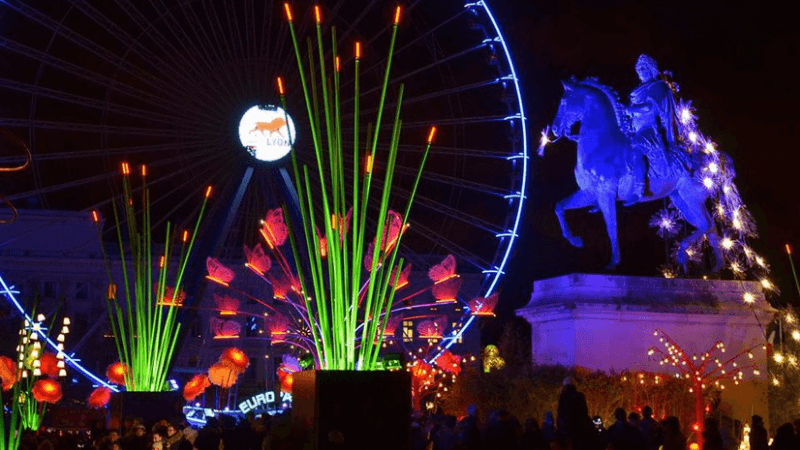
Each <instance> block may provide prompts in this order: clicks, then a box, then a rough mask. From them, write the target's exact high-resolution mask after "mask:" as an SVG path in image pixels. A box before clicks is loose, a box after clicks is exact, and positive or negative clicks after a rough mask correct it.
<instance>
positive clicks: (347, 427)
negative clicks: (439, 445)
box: [292, 370, 411, 450]
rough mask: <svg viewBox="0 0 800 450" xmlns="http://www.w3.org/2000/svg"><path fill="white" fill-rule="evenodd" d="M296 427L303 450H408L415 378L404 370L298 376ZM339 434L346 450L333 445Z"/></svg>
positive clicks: (294, 399)
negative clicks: (413, 379)
mask: <svg viewBox="0 0 800 450" xmlns="http://www.w3.org/2000/svg"><path fill="white" fill-rule="evenodd" d="M292 425H293V428H294V430H295V432H296V433H297V437H298V438H299V439H300V440H301V441H302V442H303V446H302V448H303V449H304V450H324V449H329V448H346V449H350V450H362V449H363V450H366V449H369V450H374V449H381V450H408V449H409V448H410V446H411V445H410V438H409V435H410V431H411V375H410V374H409V373H407V372H405V371H398V372H386V371H375V372H359V371H345V370H319V371H306V372H297V373H295V374H294V385H293V386H292ZM337 432H338V433H337ZM339 433H341V436H342V437H343V438H344V442H343V444H342V445H341V446H337V445H336V444H334V443H333V442H331V438H334V440H335V437H334V435H338V434H339Z"/></svg>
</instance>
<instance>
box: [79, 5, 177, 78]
mask: <svg viewBox="0 0 800 450" xmlns="http://www.w3.org/2000/svg"><path fill="white" fill-rule="evenodd" d="M70 2H71V3H72V5H73V6H75V7H76V8H78V10H80V11H81V12H82V13H83V14H84V15H85V16H86V17H87V18H89V19H91V20H92V21H94V22H95V23H96V24H97V25H99V26H100V27H102V28H103V29H104V30H105V31H106V32H107V33H109V34H110V35H111V36H113V37H114V38H115V39H116V40H117V41H119V42H120V43H130V44H131V45H130V46H129V47H128V51H132V52H133V53H134V54H136V55H137V56H139V57H140V58H141V59H142V60H143V61H146V62H148V63H149V65H150V66H152V68H153V69H155V70H156V71H158V72H160V73H162V74H164V75H167V76H169V77H176V79H180V80H181V83H179V84H180V85H190V84H191V80H188V79H187V78H186V77H185V74H184V73H183V72H182V71H181V70H180V66H179V65H176V64H179V63H180V62H179V61H176V60H175V58H173V59H172V60H168V61H167V60H164V59H163V58H161V57H159V56H158V55H156V54H154V53H153V52H151V51H150V50H149V49H147V48H146V47H145V46H144V45H142V44H141V42H139V40H138V39H136V38H134V37H133V36H131V35H130V34H128V33H127V32H125V31H124V30H123V29H122V28H120V27H119V26H118V25H117V24H116V23H115V22H114V21H112V20H110V19H109V18H108V17H106V16H105V15H103V14H102V13H101V12H100V11H98V10H97V9H96V8H94V7H92V6H91V5H90V4H89V3H88V2H87V1H85V0H70ZM184 63H185V64H188V61H184Z"/></svg>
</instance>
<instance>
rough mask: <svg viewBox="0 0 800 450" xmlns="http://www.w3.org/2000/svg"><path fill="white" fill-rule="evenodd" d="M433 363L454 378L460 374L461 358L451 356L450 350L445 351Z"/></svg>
mask: <svg viewBox="0 0 800 450" xmlns="http://www.w3.org/2000/svg"><path fill="white" fill-rule="evenodd" d="M434 362H435V363H436V365H437V366H439V367H440V368H441V369H442V370H443V371H445V372H447V373H451V374H453V375H455V376H458V374H459V373H461V357H459V356H458V355H454V354H452V353H451V352H450V350H445V351H444V352H443V353H442V354H441V355H440V356H439V357H438V358H436V361H434Z"/></svg>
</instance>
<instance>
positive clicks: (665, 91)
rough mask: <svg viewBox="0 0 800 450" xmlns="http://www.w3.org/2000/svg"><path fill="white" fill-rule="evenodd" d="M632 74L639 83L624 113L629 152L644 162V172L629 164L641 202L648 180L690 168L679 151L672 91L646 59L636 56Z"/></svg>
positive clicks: (686, 158)
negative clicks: (629, 134) (629, 127)
mask: <svg viewBox="0 0 800 450" xmlns="http://www.w3.org/2000/svg"><path fill="white" fill-rule="evenodd" d="M636 73H637V74H638V75H639V79H640V80H641V81H642V83H641V84H640V85H639V86H638V87H637V88H636V89H634V90H633V92H632V93H631V106H630V107H628V108H627V112H628V114H629V115H630V116H631V125H632V128H633V136H632V137H631V144H632V146H633V149H634V151H635V153H640V154H643V155H644V156H645V157H646V161H647V163H646V164H645V166H644V168H643V167H642V165H641V164H635V163H634V164H631V169H632V171H633V173H634V177H635V178H636V181H635V182H634V188H635V190H636V193H637V196H638V197H639V199H640V201H641V200H643V199H644V198H645V197H646V196H648V195H650V193H649V181H650V178H652V177H653V176H656V177H669V176H680V175H683V174H685V173H686V172H688V171H689V170H690V167H691V164H690V163H689V158H688V155H687V154H686V153H685V152H684V151H683V150H682V149H681V148H680V147H679V142H678V132H677V126H676V123H675V122H676V119H677V116H676V114H675V98H674V96H673V92H672V88H671V87H670V85H669V84H668V83H667V82H666V81H665V80H664V79H662V78H660V77H659V75H660V73H659V71H658V66H657V64H656V61H655V60H654V59H653V58H651V57H650V56H648V55H644V54H643V55H641V56H639V60H638V61H637V62H636Z"/></svg>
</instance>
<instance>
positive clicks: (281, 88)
mask: <svg viewBox="0 0 800 450" xmlns="http://www.w3.org/2000/svg"><path fill="white" fill-rule="evenodd" d="M284 93H285V91H284V89H283V78H281V77H278V94H281V95H283V94H284Z"/></svg>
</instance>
